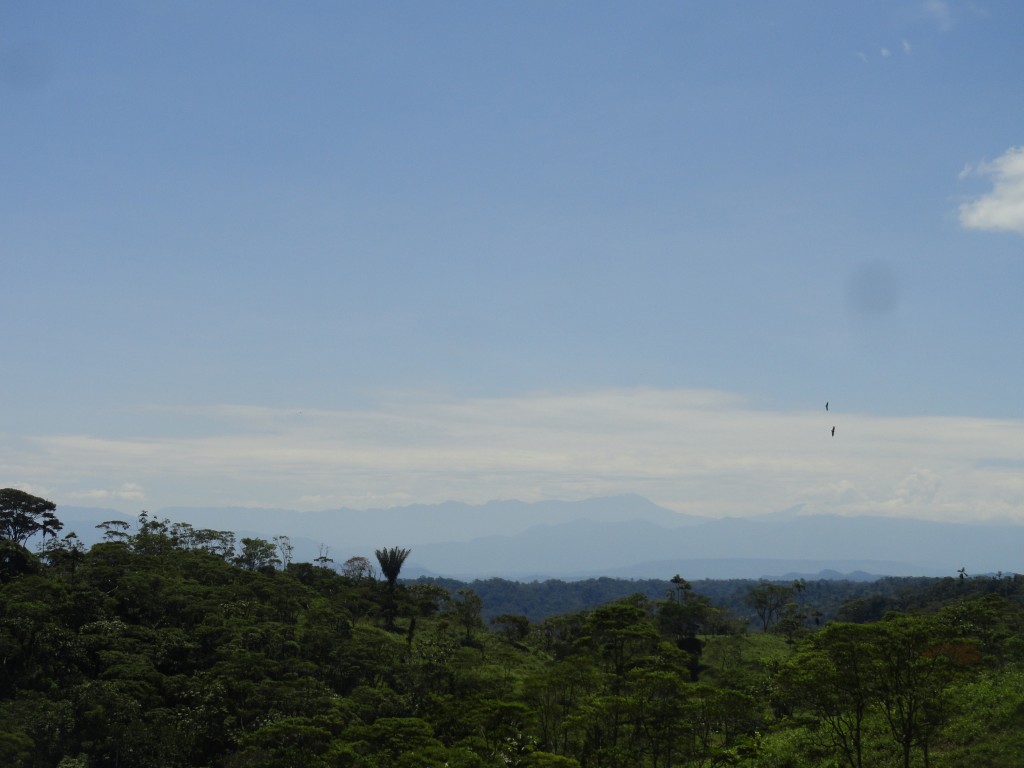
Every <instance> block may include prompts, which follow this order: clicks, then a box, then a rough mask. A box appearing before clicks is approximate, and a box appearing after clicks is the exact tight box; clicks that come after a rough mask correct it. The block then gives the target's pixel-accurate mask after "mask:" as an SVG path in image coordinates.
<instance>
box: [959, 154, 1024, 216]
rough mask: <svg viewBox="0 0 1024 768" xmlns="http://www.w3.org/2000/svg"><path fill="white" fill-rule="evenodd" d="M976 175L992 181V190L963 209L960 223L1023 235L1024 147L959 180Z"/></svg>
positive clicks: (965, 174) (968, 172) (969, 171)
mask: <svg viewBox="0 0 1024 768" xmlns="http://www.w3.org/2000/svg"><path fill="white" fill-rule="evenodd" d="M971 173H977V174H980V175H983V176H987V177H989V178H991V180H992V190H991V191H990V192H988V193H987V194H984V195H982V196H981V197H979V198H978V199H976V200H973V201H971V202H968V203H964V204H963V205H961V206H960V223H961V224H962V225H963V226H965V227H967V228H968V229H984V230H1002V231H1009V232H1018V233H1020V234H1024V147H1011V148H1010V149H1008V150H1007V151H1006V152H1005V153H1003V155H1002V156H1001V157H999V158H997V159H996V160H994V161H992V162H990V163H982V164H980V165H979V166H978V167H977V168H976V169H974V170H973V171H972V170H971V169H970V168H969V167H967V168H965V169H964V170H963V171H961V172H960V177H961V178H964V177H965V176H968V175H970V174H971Z"/></svg>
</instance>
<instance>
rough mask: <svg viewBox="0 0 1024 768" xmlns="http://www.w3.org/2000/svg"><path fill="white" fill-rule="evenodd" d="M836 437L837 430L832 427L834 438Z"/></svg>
mask: <svg viewBox="0 0 1024 768" xmlns="http://www.w3.org/2000/svg"><path fill="white" fill-rule="evenodd" d="M835 436H836V428H835V427H832V437H835Z"/></svg>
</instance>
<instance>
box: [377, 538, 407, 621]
mask: <svg viewBox="0 0 1024 768" xmlns="http://www.w3.org/2000/svg"><path fill="white" fill-rule="evenodd" d="M410 551H411V550H409V549H402V548H401V547H391V548H390V549H378V550H376V551H375V552H374V554H375V555H377V562H378V563H380V572H381V573H383V574H384V578H385V579H386V580H387V582H388V595H387V602H386V603H385V605H384V621H385V623H386V624H387V627H388V629H394V628H395V584H396V583H397V582H398V574H399V573H401V572H402V565H404V564H405V558H407V557H408V556H409V552H410Z"/></svg>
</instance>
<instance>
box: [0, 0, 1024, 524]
mask: <svg viewBox="0 0 1024 768" xmlns="http://www.w3.org/2000/svg"><path fill="white" fill-rule="evenodd" d="M1021 29H1024V4H1022V3H1019V2H1017V0H991V1H990V0H976V1H975V0H970V1H968V0H906V1H904V0H884V1H883V0H865V1H864V2H856V3H840V2H820V1H819V0H802V1H798V0H780V1H779V2H772V3H765V2H762V1H761V0H736V1H735V2H720V3H709V2H703V1H698V0H676V1H675V2H658V1H656V0H655V1H652V2H644V3H619V2H604V1H603V0H587V2H582V1H580V2H562V1H558V0H555V1H551V0H544V1H539V0H538V1H531V0H523V1H522V2H515V3H480V2H457V1H452V2H411V1H410V2H401V1H395V2H379V3H376V2H375V3H369V2H335V1H334V0H332V1H331V2H318V1H317V0H309V1H308V2H303V3H278V2H266V1H264V0H247V2H244V3H243V2H205V1H203V2H200V1H198V0H195V1H191V0H183V1H180V2H177V1H176V2H165V1H163V0H151V1H149V2H127V0H125V1H124V2H118V1H115V0H99V1H98V2H94V3H88V4H81V3H70V2H66V1H64V2H53V1H51V0H31V2H30V1H29V0H7V2H3V3H2V4H0V280H2V282H0V287H2V294H0V296H2V298H0V361H2V363H0V365H2V367H0V487H16V488H20V489H23V490H26V491H29V492H30V493H34V494H36V495H41V496H44V497H46V498H48V499H51V500H53V501H55V502H57V503H58V505H59V506H60V505H74V506H98V507H109V508H112V509H117V510H120V511H124V512H127V513H137V512H138V511H140V510H142V509H147V510H150V511H158V510H160V509H161V508H165V507H172V506H174V507H178V506H236V505H241V506H259V507H282V508H289V509H297V510H318V509H333V508H338V507H342V506H346V507H355V508H361V509H366V508H379V507H390V506H399V505H405V504H411V503H438V502H442V501H446V500H454V501H463V502H467V503H482V502H485V501H488V500H493V499H521V500H524V501H536V500H541V499H564V500H575V499H582V498H587V497H591V496H601V495H610V494H619V493H637V494H640V495H643V496H646V497H647V498H649V499H651V500H652V501H654V502H656V503H658V504H662V505H664V506H666V507H668V508H670V509H674V510H677V511H680V512H687V513H691V514H701V515H707V516H715V517H717V516H726V515H744V516H756V515H760V514H767V513H773V512H779V511H781V510H786V509H794V508H797V509H801V510H805V511H812V512H821V513H834V514H881V515H897V516H907V517H919V518H929V519H940V520H957V521H974V520H988V519H999V520H1013V521H1018V522H1021V523H1024V406H1022V399H1021V383H1022V381H1024V354H1022V352H1021V347H1022V344H1021V342H1022V340H1024V300H1022V298H1021V290H1022V287H1024V88H1022V86H1021V84H1022V82H1024V80H1022V76H1024V47H1022V46H1021V45H1020V30H1021ZM826 402H828V403H829V410H828V411H827V412H826V410H825V403H826ZM833 427H835V434H834V435H833V434H832V428H833ZM59 506H58V509H59Z"/></svg>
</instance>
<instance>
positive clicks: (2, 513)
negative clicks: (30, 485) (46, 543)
mask: <svg viewBox="0 0 1024 768" xmlns="http://www.w3.org/2000/svg"><path fill="white" fill-rule="evenodd" d="M56 509H57V505H56V504H54V503H53V502H52V501H47V500H46V499H41V498H39V497H38V496H33V495H32V494H30V493H25V491H19V490H18V489H17V488H4V489H2V490H0V538H4V539H7V540H9V541H13V542H14V543H15V544H21V545H24V544H25V541H26V540H28V538H29V537H31V536H33V535H35V534H37V533H41V534H42V535H43V538H44V539H45V538H46V537H47V536H56V535H57V531H59V530H60V529H61V528H63V527H64V524H63V523H62V522H61V521H60V520H58V519H57V516H56V515H55V514H53V513H54V511H55V510H56Z"/></svg>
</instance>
